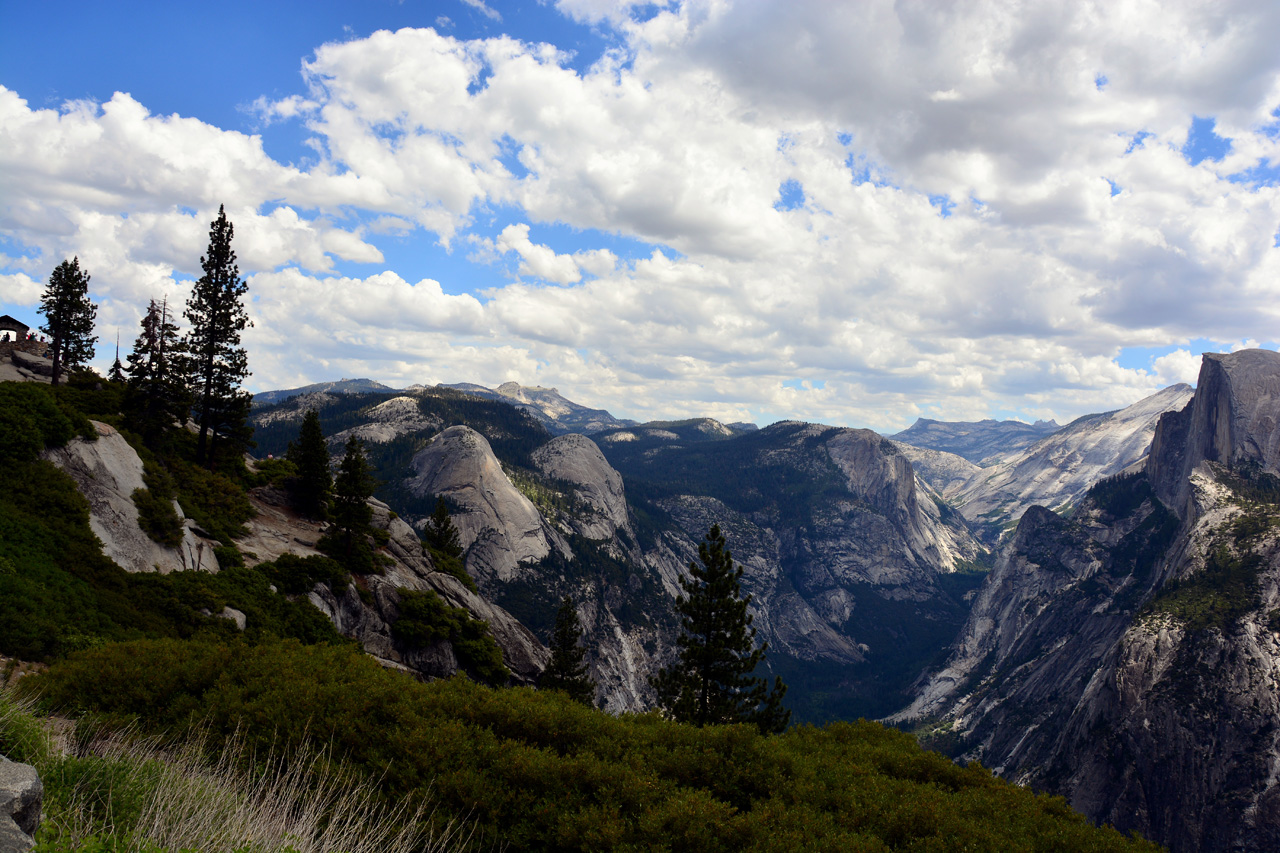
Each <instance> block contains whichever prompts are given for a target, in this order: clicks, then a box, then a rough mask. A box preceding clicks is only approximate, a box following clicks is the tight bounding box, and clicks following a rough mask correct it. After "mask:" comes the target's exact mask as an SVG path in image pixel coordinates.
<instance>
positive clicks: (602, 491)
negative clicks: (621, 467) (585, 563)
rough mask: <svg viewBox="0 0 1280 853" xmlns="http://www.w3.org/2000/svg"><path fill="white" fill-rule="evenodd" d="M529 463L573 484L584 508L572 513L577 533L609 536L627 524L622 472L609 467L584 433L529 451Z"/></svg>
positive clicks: (587, 536)
mask: <svg viewBox="0 0 1280 853" xmlns="http://www.w3.org/2000/svg"><path fill="white" fill-rule="evenodd" d="M533 462H534V464H535V465H537V466H538V470H539V471H541V472H542V473H543V474H545V475H546V476H548V477H553V478H555V479H557V480H564V481H565V482H567V483H571V484H572V485H573V486H574V493H575V495H576V496H577V498H578V499H579V500H581V501H582V502H583V504H585V505H586V507H587V508H588V513H586V514H583V515H580V516H575V518H574V520H573V523H574V525H575V528H576V529H577V532H578V533H579V534H581V535H582V536H585V537H586V538H588V539H609V538H610V537H612V536H613V535H614V533H615V532H617V530H618V529H619V528H627V527H629V521H628V514H627V496H626V491H625V490H624V488H623V485H622V475H621V474H619V473H618V472H617V471H615V470H613V468H611V467H610V466H609V463H608V461H607V460H606V459H605V458H604V454H603V453H601V452H600V448H599V447H597V446H596V443H595V442H594V441H592V440H591V439H589V438H587V437H586V436H585V435H576V434H569V435H562V436H560V437H559V438H554V439H552V440H551V441H549V442H547V443H546V444H544V445H543V446H542V447H539V448H538V449H537V450H535V451H534V452H533Z"/></svg>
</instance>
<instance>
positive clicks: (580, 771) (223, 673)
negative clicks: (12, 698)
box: [24, 640, 1154, 851]
mask: <svg viewBox="0 0 1280 853" xmlns="http://www.w3.org/2000/svg"><path fill="white" fill-rule="evenodd" d="M24 683H25V684H27V685H28V686H29V687H31V688H35V689H39V690H43V691H44V695H45V701H46V702H47V703H49V704H51V705H52V706H56V707H61V708H64V709H67V710H72V711H76V712H92V713H94V714H98V715H103V716H105V717H107V718H109V719H114V720H116V721H117V722H124V721H126V720H130V719H137V720H139V721H141V722H142V724H143V725H144V726H147V727H150V728H154V729H156V730H161V729H163V730H169V731H172V732H182V731H185V730H188V729H190V728H191V727H193V726H195V725H197V724H198V723H199V722H200V721H206V720H207V722H208V725H210V726H212V727H213V730H214V731H215V732H218V733H221V734H224V735H225V734H229V733H231V732H232V731H235V730H236V729H237V728H238V730H239V731H240V732H242V733H244V735H245V736H246V737H247V738H248V739H249V743H248V746H249V747H250V748H251V749H252V748H258V749H259V750H263V749H267V748H270V747H271V746H275V747H277V748H288V747H289V745H291V744H296V743H301V742H303V741H304V740H305V739H307V738H308V737H310V738H314V739H317V740H319V741H322V742H326V743H331V744H332V746H333V748H334V751H335V754H338V755H345V756H346V757H347V760H348V761H349V762H350V764H351V765H352V766H354V767H355V768H358V769H359V770H360V771H362V772H364V773H367V774H369V776H370V777H371V778H376V779H379V780H380V784H381V786H382V790H383V792H384V793H385V794H386V795H388V796H398V795H401V794H405V793H407V792H409V791H412V790H424V789H426V788H427V787H428V786H430V788H431V790H432V791H433V793H434V795H435V796H436V798H437V800H438V802H439V803H440V812H439V814H438V817H439V818H440V819H441V820H445V819H447V818H449V817H451V816H460V815H466V816H469V817H470V818H471V819H473V820H475V821H476V822H477V823H478V824H479V826H480V828H481V830H482V831H483V833H484V838H483V839H482V840H483V841H484V842H485V843H490V842H496V843H498V844H499V845H503V844H505V845H507V846H509V848H510V849H518V850H698V851H717V850H725V851H729V850H735V851H736V850H756V851H773V850H777V851H784V850H785V851H795V850H832V851H836V850H839V851H848V850H889V849H900V850H953V849H954V850H960V849H969V850H1010V849H1017V850H1073V851H1074V850H1080V851H1088V850H1136V849H1154V848H1153V847H1151V846H1149V845H1145V844H1143V843H1139V842H1134V841H1129V840H1126V839H1124V838H1122V837H1121V836H1120V835H1118V834H1117V833H1115V832H1113V831H1111V830H1106V829H1104V830H1099V829H1096V828H1094V827H1092V826H1091V825H1089V824H1088V823H1087V822H1086V821H1085V820H1084V819H1083V818H1082V817H1080V816H1079V815H1077V814H1075V813H1074V812H1072V811H1071V810H1070V809H1068V808H1067V807H1066V805H1065V804H1064V803H1063V802H1062V801H1061V800H1060V799H1056V798H1049V797H1044V796H1037V795H1035V794H1032V793H1031V792H1029V791H1026V790H1023V789H1019V788H1016V787H1014V786H1012V785H1009V784H1007V783H1005V782H1002V781H1000V780H998V779H995V778H994V777H992V776H991V774H990V773H988V772H987V771H985V770H982V769H981V768H978V767H976V766H970V767H959V766H957V765H955V764H953V763H952V762H950V761H948V760H947V759H945V758H943V757H942V756H939V755H936V754H933V753H929V752H925V751H923V750H921V749H920V748H919V747H918V746H917V745H916V743H915V742H914V741H913V740H912V739H911V738H910V737H909V736H907V735H905V734H902V733H899V732H895V731H892V730H888V729H885V728H883V727H881V726H879V725H877V724H874V723H867V722H858V723H841V724H835V725H831V726H827V727H825V728H821V729H817V728H813V727H808V726H801V727H797V728H794V729H792V730H791V731H789V732H787V733H786V734H784V735H781V736H776V737H764V736H761V735H760V734H758V733H757V732H756V730H755V729H754V727H748V726H719V727H717V726H712V727H708V728H705V729H695V728H692V727H688V726H683V725H678V724H675V723H672V722H668V721H664V720H662V719H660V718H659V717H657V716H656V715H653V714H648V715H641V716H624V717H620V718H619V717H612V716H609V715H607V714H604V713H601V712H598V711H593V710H591V709H589V708H586V707H583V706H582V705H579V704H577V703H575V702H572V701H570V700H569V699H567V698H566V697H563V696H561V695H559V694H556V693H538V692H535V691H531V690H526V689H508V690H493V689H490V688H486V687H483V686H480V685H477V684H474V683H472V682H470V681H467V680H465V679H453V680H450V681H447V682H435V683H432V684H421V683H418V682H415V681H413V680H411V679H409V678H407V677H406V676H403V675H401V674H398V673H394V672H390V671H386V670H383V669H381V668H380V667H379V666H378V665H377V664H376V663H374V662H373V661H372V660H370V659H369V658H367V657H365V656H363V655H361V654H359V653H358V652H357V651H355V650H352V649H348V648H341V647H333V646H302V645H300V644H298V643H296V642H284V643H278V644H267V645H259V646H256V647H255V646H249V645H247V644H244V643H232V644H218V643H191V642H178V641H172V640H162V641H146V642H135V643H129V644H126V645H123V646H112V647H104V648H99V649H92V650H87V651H85V652H82V653H79V654H77V655H76V656H74V657H73V658H71V659H70V660H68V661H65V662H63V663H60V664H57V665H55V666H54V667H53V668H52V669H51V670H50V672H49V673H48V674H46V675H42V676H39V677H37V678H30V679H27V680H25V681H24Z"/></svg>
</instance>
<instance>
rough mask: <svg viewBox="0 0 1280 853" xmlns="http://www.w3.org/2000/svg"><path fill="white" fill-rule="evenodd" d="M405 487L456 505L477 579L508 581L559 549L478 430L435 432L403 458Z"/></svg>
mask: <svg viewBox="0 0 1280 853" xmlns="http://www.w3.org/2000/svg"><path fill="white" fill-rule="evenodd" d="M409 467H410V471H411V473H410V476H409V477H408V479H406V480H405V487H406V488H407V489H408V490H409V492H410V493H411V494H413V495H414V496H415V497H420V498H422V497H426V498H429V497H431V496H432V495H443V496H444V497H445V498H446V499H447V500H449V501H450V502H452V504H453V505H454V507H455V508H456V510H457V511H456V512H455V513H454V519H453V520H454V524H455V525H456V526H457V528H458V534H459V536H460V537H461V540H462V545H463V547H464V548H467V549H469V550H468V553H467V567H468V568H469V569H470V570H471V572H472V574H473V575H475V576H476V578H477V580H480V581H482V582H484V581H487V580H491V579H493V578H497V579H500V580H503V581H508V580H512V579H514V578H515V577H517V576H518V575H519V574H520V573H521V567H522V565H524V564H527V563H531V562H536V561H538V560H541V559H542V558H543V557H545V556H547V555H548V554H549V553H551V549H552V547H553V544H554V545H556V546H557V547H558V549H559V550H562V551H563V550H565V549H564V548H563V545H562V543H561V542H560V540H559V536H558V535H557V534H556V533H555V532H554V531H553V530H551V528H550V527H549V525H548V524H547V523H546V521H545V520H544V519H543V517H542V515H541V514H540V513H539V512H538V509H537V507H535V506H534V505H533V504H532V503H531V502H530V501H529V499H528V498H526V497H525V496H524V495H523V494H521V493H520V490H519V489H517V488H516V487H515V486H514V485H513V484H512V483H511V480H510V479H508V477H507V475H506V473H505V472H503V470H502V464H501V463H500V462H499V461H498V458H497V457H496V456H494V455H493V449H492V448H491V447H490V446H489V442H488V440H487V439H485V437H484V436H483V435H481V434H480V433H478V432H476V431H475V430H473V429H471V428H470V427H466V426H452V427H449V428H448V429H446V430H445V431H443V432H441V433H440V434H439V435H437V436H436V437H435V438H433V439H431V443H430V444H428V445H427V446H426V447H424V448H423V449H422V450H420V451H418V453H417V454H416V455H415V456H414V457H413V459H412V460H411V461H410V463H409Z"/></svg>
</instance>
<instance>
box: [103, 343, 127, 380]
mask: <svg viewBox="0 0 1280 853" xmlns="http://www.w3.org/2000/svg"><path fill="white" fill-rule="evenodd" d="M107 381H108V382H123V381H124V365H123V364H121V363H120V333H119V332H116V360H115V361H113V362H111V369H110V370H108V371H107Z"/></svg>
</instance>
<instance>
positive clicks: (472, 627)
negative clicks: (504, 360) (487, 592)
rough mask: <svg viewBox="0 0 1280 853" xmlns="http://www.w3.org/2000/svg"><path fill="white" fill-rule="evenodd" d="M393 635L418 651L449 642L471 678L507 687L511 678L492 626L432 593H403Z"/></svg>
mask: <svg viewBox="0 0 1280 853" xmlns="http://www.w3.org/2000/svg"><path fill="white" fill-rule="evenodd" d="M391 635H392V636H393V637H395V638H396V639H397V640H399V641H400V642H402V643H405V644H406V645H409V646H413V647H416V648H423V647H425V646H427V645H429V644H430V643H432V642H433V641H438V640H448V641H449V642H450V643H451V644H452V645H453V653H454V654H455V655H456V656H457V658H458V663H459V665H461V666H462V668H463V669H465V670H466V671H467V672H468V673H470V674H471V675H474V676H475V677H477V678H479V679H480V680H482V681H485V682H488V683H490V684H504V683H506V681H507V679H508V678H510V677H511V673H510V672H509V671H508V670H507V668H506V666H504V665H503V663H502V649H501V648H499V647H498V644H497V643H496V642H495V641H494V639H493V636H492V635H491V634H490V633H489V623H487V622H484V621H482V620H480V619H473V618H471V614H470V613H468V612H467V611H466V610H464V609H462V608H461V607H450V606H449V605H447V604H445V603H444V601H443V599H441V598H440V596H439V595H437V594H436V593H435V592H433V591H432V590H427V591H425V592H418V591H416V590H409V589H403V590H400V617H399V618H398V619H396V621H395V622H394V623H393V624H392V625H391Z"/></svg>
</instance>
